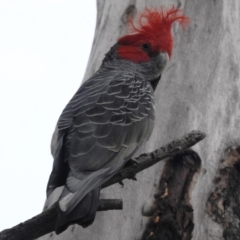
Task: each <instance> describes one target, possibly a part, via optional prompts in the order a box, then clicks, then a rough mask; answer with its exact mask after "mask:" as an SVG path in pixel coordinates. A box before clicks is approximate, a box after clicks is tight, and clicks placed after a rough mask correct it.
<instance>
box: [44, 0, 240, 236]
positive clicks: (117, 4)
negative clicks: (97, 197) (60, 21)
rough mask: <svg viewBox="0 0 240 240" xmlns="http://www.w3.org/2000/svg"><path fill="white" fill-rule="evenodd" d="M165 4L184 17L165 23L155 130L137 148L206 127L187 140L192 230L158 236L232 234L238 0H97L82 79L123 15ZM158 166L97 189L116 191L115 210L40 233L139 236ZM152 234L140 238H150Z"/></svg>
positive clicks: (238, 139)
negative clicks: (167, 50) (197, 164)
mask: <svg viewBox="0 0 240 240" xmlns="http://www.w3.org/2000/svg"><path fill="white" fill-rule="evenodd" d="M166 4H168V5H167V6H169V4H175V5H177V6H178V7H181V8H183V9H184V13H185V14H186V15H187V16H189V17H190V19H191V23H190V25H189V27H188V28H187V30H186V31H184V32H182V30H181V28H180V27H179V26H177V25H175V26H174V28H173V33H174V38H175V44H174V50H173V56H172V58H171V59H170V62H169V64H168V66H167V68H166V69H165V70H164V72H163V75H162V78H161V81H160V83H159V85H158V87H157V89H156V92H155V102H156V122H155V129H154V131H153V135H152V137H151V139H150V141H149V142H148V143H147V144H146V146H144V147H142V149H141V152H149V151H152V150H154V149H155V148H158V147H159V146H162V145H164V144H166V143H167V142H170V141H171V140H173V139H175V138H178V137H180V136H182V135H183V134H185V133H187V132H189V131H191V130H193V129H198V130H201V131H204V132H205V133H207V138H206V139H205V140H204V141H202V142H201V143H199V144H198V145H197V146H196V147H194V150H195V151H196V152H198V154H199V156H200V158H201V162H202V163H201V169H200V170H199V171H198V174H195V176H193V179H192V183H191V187H190V188H189V189H188V195H189V198H190V199H189V204H190V205H191V208H192V209H193V212H192V214H193V223H194V225H193V224H192V225H191V226H192V228H193V231H192V233H191V234H190V235H188V236H187V237H186V236H182V237H180V238H166V239H191V236H192V239H194V240H202V239H204V240H207V239H210V240H220V239H221V240H222V239H228V240H234V239H239V235H240V228H239V221H240V211H239V208H238V206H239V204H240V191H239V190H238V186H239V183H240V178H239V170H240V167H239V166H240V164H239V163H238V161H240V160H239V159H240V154H239V152H240V148H239V147H238V145H240V134H239V133H238V131H237V130H238V129H239V127H240V121H239V119H240V106H239V89H240V81H239V62H240V61H239V60H240V32H239V26H240V16H239V12H240V2H239V0H231V1H228V0H222V1H220V0H202V1H199V0H182V1H179V0H175V1H174V0H172V1H164V0H158V1H154V0H124V1H117V0H114V1H107V0H98V1H97V10H98V16H97V26H96V32H95V38H94V42H93V47H92V53H91V56H90V59H89V63H88V68H87V70H86V74H85V78H84V79H85V80H86V79H87V78H88V77H89V76H91V74H92V73H94V72H95V71H96V70H97V69H98V67H99V66H100V63H101V60H102V59H103V57H104V54H105V53H106V52H108V50H109V48H110V47H111V46H112V45H113V44H114V43H115V42H116V40H117V38H118V37H119V36H121V35H122V34H124V33H125V30H126V29H125V24H126V20H127V17H128V16H129V15H134V12H135V10H143V9H144V7H145V6H148V7H151V6H153V7H159V6H161V5H165V6H166ZM53 139H54V138H53ZM52 146H53V147H54V140H53V144H52ZM164 165H165V163H164V162H161V163H159V164H158V165H155V166H153V167H151V168H149V169H147V170H145V171H144V172H142V173H140V174H138V175H137V180H138V181H137V182H135V181H131V180H126V181H124V184H125V186H124V188H122V187H121V186H120V185H118V184H115V185H114V186H112V187H109V188H107V189H104V190H102V192H101V195H102V196H101V198H122V199H123V208H124V209H123V211H111V212H110V211H108V212H98V213H97V216H96V219H95V222H94V223H93V225H92V226H90V227H88V228H86V229H83V228H82V227H80V226H77V225H74V226H70V227H69V228H68V229H67V230H66V231H65V232H64V233H62V234H61V235H59V236H56V235H55V234H54V233H52V234H49V235H46V236H44V237H41V238H40V239H41V240H47V239H54V240H63V239H68V240H73V239H79V240H85V239H91V240H95V239H96V240H98V239H105V240H107V239H109V240H110V239H111V240H112V239H115V240H117V239H118V240H123V239H141V238H142V236H143V232H144V231H145V228H146V224H147V222H148V221H151V218H150V219H149V218H148V217H144V216H143V215H142V208H143V206H146V205H144V204H145V202H153V201H154V194H155V193H156V192H159V189H157V188H158V186H159V179H160V178H161V176H162V172H163V168H164V169H166V168H167V166H165V167H164ZM164 171H165V170H164ZM161 181H162V179H161ZM160 183H161V182H160ZM193 183H194V184H193ZM193 185H194V186H193ZM155 198H156V196H155ZM157 221H158V219H157V220H156V221H155V220H154V222H157ZM145 234H146V231H145ZM154 234H155V233H154V231H152V232H150V233H149V235H148V236H145V235H144V236H145V237H144V238H142V239H158V238H157V236H155V238H154ZM189 236H190V237H189ZM159 239H160V238H159ZM161 239H162V238H161Z"/></svg>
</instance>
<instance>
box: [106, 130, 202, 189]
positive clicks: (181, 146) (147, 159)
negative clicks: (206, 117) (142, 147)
mask: <svg viewBox="0 0 240 240" xmlns="http://www.w3.org/2000/svg"><path fill="white" fill-rule="evenodd" d="M205 137H206V134H205V133H204V132H201V131H192V132H190V133H188V134H186V135H184V136H183V137H181V138H179V139H176V140H174V141H172V142H171V143H168V144H167V145H165V146H163V147H161V148H159V149H156V150H155V151H153V152H150V153H144V154H142V155H140V156H139V157H138V158H135V159H134V161H136V164H134V163H132V164H131V165H130V166H126V167H124V168H123V169H121V170H120V171H119V172H118V173H117V174H116V175H115V176H113V177H112V178H111V179H109V180H108V181H107V182H105V183H104V184H103V185H102V188H105V187H108V186H110V185H112V184H114V183H117V182H120V183H121V181H122V180H124V179H126V178H128V179H133V178H134V177H135V175H136V174H137V173H139V172H141V171H142V170H144V169H146V168H149V167H151V166H152V165H154V164H156V163H158V162H160V161H161V160H163V159H165V158H167V157H170V156H173V155H174V154H176V153H180V152H181V151H183V150H185V149H188V148H190V147H192V146H193V145H195V144H196V143H198V142H199V141H201V140H203V139H204V138H205Z"/></svg>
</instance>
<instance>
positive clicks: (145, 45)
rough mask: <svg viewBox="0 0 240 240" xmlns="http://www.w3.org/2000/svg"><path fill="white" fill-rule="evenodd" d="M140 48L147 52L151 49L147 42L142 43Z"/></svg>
mask: <svg viewBox="0 0 240 240" xmlns="http://www.w3.org/2000/svg"><path fill="white" fill-rule="evenodd" d="M142 49H143V50H144V51H146V52H149V51H150V50H151V46H150V44H149V43H144V44H143V45H142Z"/></svg>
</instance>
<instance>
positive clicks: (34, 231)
mask: <svg viewBox="0 0 240 240" xmlns="http://www.w3.org/2000/svg"><path fill="white" fill-rule="evenodd" d="M205 136H206V134H205V133H203V132H200V131H192V132H190V133H188V134H186V135H184V136H183V137H181V138H179V139H176V140H174V141H173V142H171V143H169V144H167V145H165V146H163V147H161V148H159V149H157V150H155V151H153V152H151V153H147V154H146V153H145V154H142V155H140V156H139V157H138V158H136V159H135V160H134V161H136V163H131V164H127V166H125V167H124V168H123V169H122V170H120V171H119V172H118V173H117V174H116V175H115V176H114V177H112V178H111V179H110V180H108V181H107V182H106V183H104V184H103V185H102V188H105V187H108V186H110V185H112V184H115V183H117V182H121V181H122V180H124V179H126V178H128V179H134V177H135V175H136V174H137V173H138V172H140V171H142V170H144V169H146V168H149V167H151V166H152V165H154V164H156V163H157V162H159V161H161V160H163V159H165V158H167V157H170V156H173V155H174V154H176V153H180V152H181V151H183V150H185V149H188V148H190V147H192V146H193V145H195V144H196V143H198V142H199V141H201V140H202V139H204V138H205ZM113 209H115V210H119V209H122V201H121V200H116V199H113V200H103V199H102V200H100V203H99V207H98V211H105V210H113ZM57 213H58V207H57V203H56V204H54V205H53V206H52V207H51V208H50V209H48V210H46V211H45V212H43V213H41V214H39V215H37V216H35V217H33V218H32V219H30V220H28V221H26V222H24V223H20V224H19V225H17V226H15V227H13V228H11V229H6V230H4V231H2V232H0V240H32V239H36V238H38V237H40V236H43V235H45V234H47V233H50V232H52V231H54V225H55V220H56V217H57Z"/></svg>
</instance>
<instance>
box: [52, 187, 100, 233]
mask: <svg viewBox="0 0 240 240" xmlns="http://www.w3.org/2000/svg"><path fill="white" fill-rule="evenodd" d="M100 189H101V187H98V188H96V189H94V190H92V191H91V192H89V193H88V194H87V195H86V196H85V197H84V198H83V199H82V200H81V201H80V202H79V203H78V204H77V206H76V207H75V208H74V211H71V212H69V214H67V215H66V214H65V213H63V212H62V211H61V210H60V209H59V211H58V217H57V221H56V225H55V232H56V233H57V234H59V233H61V232H63V231H65V230H66V229H67V228H68V226H69V225H71V224H74V223H77V224H79V225H81V226H82V227H87V226H89V225H91V224H92V223H93V221H94V218H95V215H96V211H97V208H98V203H99V194H100Z"/></svg>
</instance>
